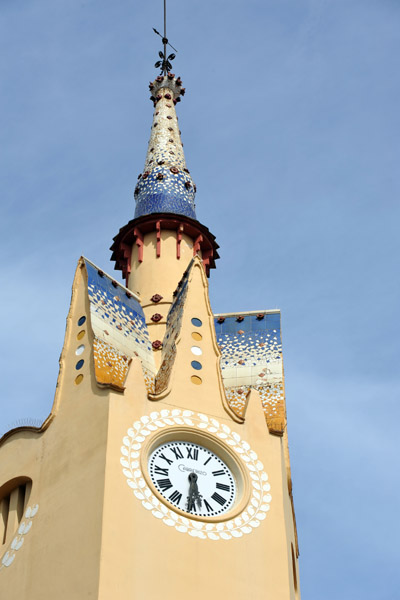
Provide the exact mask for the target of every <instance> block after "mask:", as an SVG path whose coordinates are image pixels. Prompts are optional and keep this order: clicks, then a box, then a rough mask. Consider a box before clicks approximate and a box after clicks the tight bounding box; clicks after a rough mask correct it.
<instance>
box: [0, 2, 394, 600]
mask: <svg viewBox="0 0 400 600" xmlns="http://www.w3.org/2000/svg"><path fill="white" fill-rule="evenodd" d="M162 26H163V25H162V1H161V0H147V1H146V2H140V3H139V2H134V1H133V0H113V1H110V0H108V1H107V0H18V2H15V1H13V0H1V2H0V85H1V92H0V186H1V188H0V189H1V216H0V228H1V229H0V244H1V249H0V274H1V280H2V286H1V290H2V294H1V312H0V314H1V348H2V352H1V367H0V369H1V378H2V391H1V404H0V431H2V432H4V431H7V430H8V429H10V428H11V427H12V426H15V425H16V424H18V423H20V422H21V419H28V420H29V422H32V423H38V424H40V423H41V421H42V420H44V418H45V417H46V416H47V415H48V413H49V412H50V409H51V405H52V401H53V397H54V390H55V385H56V379H57V373H58V357H59V355H60V352H61V349H62V344H63V338H64V331H65V319H66V316H67V312H68V307H69V302H70V294H71V285H72V280H73V275H74V270H75V267H76V264H77V260H78V258H79V256H80V255H85V256H87V257H88V258H89V259H91V260H92V261H93V262H95V263H96V264H97V265H99V266H100V267H101V268H102V269H103V270H105V271H106V272H108V273H112V272H113V265H112V263H111V262H110V254H111V253H110V252H109V246H110V245H111V243H112V238H113V236H114V235H116V233H117V232H118V230H119V228H120V227H122V226H123V225H124V224H125V223H127V222H128V221H129V220H130V219H131V218H133V213H134V200H133V191H134V187H135V181H136V178H137V174H138V173H139V172H141V170H142V169H143V164H144V159H145V153H146V148H147V142H148V137H149V131H150V125H151V119H152V105H151V103H150V101H149V100H148V98H149V92H148V87H147V86H148V82H149V81H150V80H153V79H154V77H155V76H156V75H157V72H156V70H155V69H154V67H153V65H154V62H155V61H156V60H157V55H158V51H159V50H160V49H161V46H160V43H159V39H157V36H156V35H155V34H154V33H153V31H152V27H156V28H157V29H158V30H162ZM399 32H400V3H399V2H398V1H397V0H376V1H374V0H280V1H277V0H246V2H244V1H242V2H239V1H238V0H231V1H230V2H228V1H227V0H213V2H207V1H205V0H203V1H202V2H199V1H195V2H194V1H191V2H189V1H187V0H186V1H184V0H169V2H168V37H169V39H170V41H171V43H172V44H173V46H175V48H177V50H178V53H177V56H176V59H175V61H174V68H173V70H174V72H175V73H176V74H177V75H180V76H181V77H182V79H183V83H184V85H185V87H186V90H187V93H186V95H185V98H184V99H183V102H182V103H181V104H179V105H178V107H177V109H178V115H179V122H180V127H181V130H182V139H183V142H184V144H185V153H186V160H187V164H188V168H189V169H190V171H191V174H192V176H193V178H194V181H195V182H196V184H197V197H196V204H197V216H198V219H199V220H200V221H201V222H202V223H204V224H205V225H207V226H208V227H209V228H210V230H211V231H212V232H213V233H214V234H215V235H216V238H217V241H218V243H219V245H220V255H221V258H220V260H219V261H218V262H217V269H216V270H215V271H213V272H212V274H211V278H210V295H211V304H212V308H213V310H214V312H216V313H219V312H236V311H237V312H243V311H246V310H247V311H250V310H261V309H273V308H280V309H281V311H282V331H283V351H284V365H285V377H286V393H287V412H288V433H289V443H290V452H291V466H292V476H293V488H294V501H295V509H296V517H297V526H298V535H299V544H300V587H301V591H302V596H303V598H304V599H307V600H321V598H323V599H324V600H334V599H339V598H340V600H350V599H351V600H353V599H354V598H363V600H370V599H371V600H372V599H374V600H376V599H377V598H379V600H392V599H393V600H394V599H396V600H397V598H398V597H399V592H398V581H397V579H398V563H399V551H398V539H399V534H400V531H399V524H398V523H399V519H398V507H399V500H400V498H399V495H400V494H399V490H400V483H399V477H398V465H397V462H398V456H399V444H398V438H399V435H398V431H397V422H398V421H399V418H400V409H399V396H400V394H399V392H400V376H399V354H400V353H399V350H400V348H399V346H400V343H399V340H400V335H399V334H400V321H399V309H398V307H399V301H400V284H399V279H400V278H399V266H398V256H399V250H400V236H399V222H400V209H399V196H400V183H399V169H398V163H399V151H400V148H399V146H400V142H399V140H400V117H399V109H398V106H399V97H400V70H399V68H398V57H399V55H400V33H399ZM117 276H118V277H119V276H120V273H119V272H118V273H117Z"/></svg>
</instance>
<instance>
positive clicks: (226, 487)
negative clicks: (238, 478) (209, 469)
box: [217, 483, 231, 492]
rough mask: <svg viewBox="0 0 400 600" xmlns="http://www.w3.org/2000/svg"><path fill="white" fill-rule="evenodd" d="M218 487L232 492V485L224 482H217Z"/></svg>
mask: <svg viewBox="0 0 400 600" xmlns="http://www.w3.org/2000/svg"><path fill="white" fill-rule="evenodd" d="M217 488H218V489H219V490H225V492H230V489H231V486H230V485H225V484H224V483H217Z"/></svg>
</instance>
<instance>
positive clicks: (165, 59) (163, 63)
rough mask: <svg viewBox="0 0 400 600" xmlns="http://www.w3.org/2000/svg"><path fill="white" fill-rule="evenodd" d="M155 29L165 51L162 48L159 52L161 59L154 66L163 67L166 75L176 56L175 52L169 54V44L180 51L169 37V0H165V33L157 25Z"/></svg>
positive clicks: (163, 72) (162, 72)
mask: <svg viewBox="0 0 400 600" xmlns="http://www.w3.org/2000/svg"><path fill="white" fill-rule="evenodd" d="M153 31H154V33H156V34H157V35H159V36H160V38H161V39H162V43H163V45H164V52H161V50H160V52H159V53H158V56H159V57H160V58H161V60H158V61H157V62H156V63H155V65H154V66H155V68H156V69H159V68H160V67H161V75H166V74H167V73H168V71H170V70H171V69H172V65H171V62H170V61H171V60H174V58H175V54H173V53H172V54H169V55H168V56H167V46H171V48H172V50H174V51H175V52H178V50H177V49H176V48H174V47H173V46H172V44H170V43H169V41H168V38H167V0H164V35H163V36H162V35H161V33H159V32H158V31H157V29H155V27H153Z"/></svg>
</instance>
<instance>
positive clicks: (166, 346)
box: [155, 259, 194, 394]
mask: <svg viewBox="0 0 400 600" xmlns="http://www.w3.org/2000/svg"><path fill="white" fill-rule="evenodd" d="M193 263H194V260H193V259H192V260H191V261H190V263H189V266H188V268H187V269H186V271H185V273H184V275H183V277H182V279H181V281H180V282H179V284H178V288H177V290H176V296H175V300H174V302H173V303H172V306H171V308H170V310H169V312H168V316H167V327H166V331H165V336H164V341H163V348H162V361H161V366H160V369H159V371H158V373H157V377H156V385H155V390H156V394H160V393H161V392H163V391H164V390H166V389H167V387H168V383H169V380H170V376H171V371H172V367H173V365H174V362H175V356H176V340H177V338H178V336H179V333H180V330H181V326H182V315H183V309H184V306H185V301H186V296H187V291H188V281H189V275H190V271H191V269H192V266H193Z"/></svg>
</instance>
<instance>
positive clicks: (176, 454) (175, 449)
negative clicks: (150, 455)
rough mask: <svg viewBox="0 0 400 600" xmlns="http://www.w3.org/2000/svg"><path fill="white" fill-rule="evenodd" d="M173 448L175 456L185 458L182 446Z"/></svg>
mask: <svg viewBox="0 0 400 600" xmlns="http://www.w3.org/2000/svg"><path fill="white" fill-rule="evenodd" d="M171 450H172V452H173V453H174V454H175V458H183V454H182V452H181V449H180V448H171Z"/></svg>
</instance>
